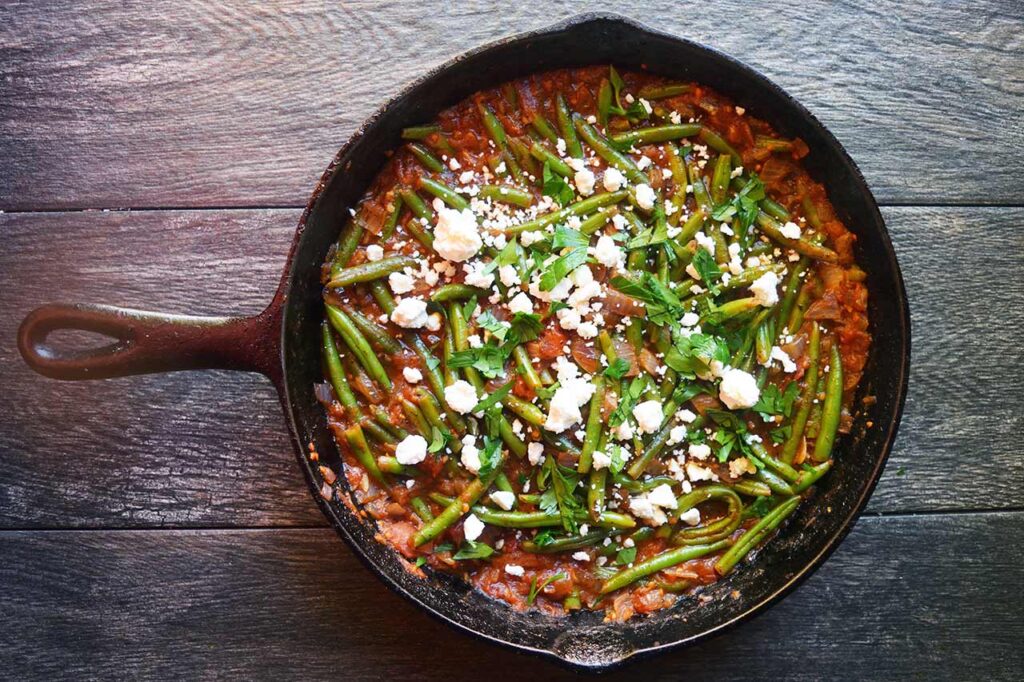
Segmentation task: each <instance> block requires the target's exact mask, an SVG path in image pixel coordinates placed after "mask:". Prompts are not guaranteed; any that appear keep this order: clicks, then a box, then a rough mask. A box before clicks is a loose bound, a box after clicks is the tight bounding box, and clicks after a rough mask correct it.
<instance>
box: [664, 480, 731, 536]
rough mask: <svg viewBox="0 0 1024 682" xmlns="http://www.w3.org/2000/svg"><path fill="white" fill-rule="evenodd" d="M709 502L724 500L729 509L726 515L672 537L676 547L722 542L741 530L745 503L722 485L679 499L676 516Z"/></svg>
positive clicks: (696, 491) (683, 530)
mask: <svg viewBox="0 0 1024 682" xmlns="http://www.w3.org/2000/svg"><path fill="white" fill-rule="evenodd" d="M708 500H722V501H724V502H725V503H726V505H727V507H728V509H727V512H726V515H725V516H723V517H722V518H720V519H716V520H715V521H712V522H711V523H707V524H705V525H703V526H696V527H693V528H684V529H682V530H679V531H677V532H676V533H675V534H674V535H673V536H672V542H673V544H676V545H695V544H704V543H707V542H713V541H715V540H721V539H723V538H727V537H729V536H730V535H732V533H733V531H735V530H736V529H737V528H739V525H740V521H741V520H742V515H743V501H742V500H740V497H739V495H737V494H736V493H735V492H733V491H732V490H730V489H729V488H726V487H725V486H722V485H708V486H704V487H702V488H697V489H695V490H693V491H692V492H689V493H687V494H685V495H683V496H682V497H680V498H679V500H678V501H677V504H676V514H678V515H681V514H684V513H685V512H687V511H689V510H691V509H693V508H694V507H696V506H697V505H699V504H702V503H704V502H707V501H708Z"/></svg>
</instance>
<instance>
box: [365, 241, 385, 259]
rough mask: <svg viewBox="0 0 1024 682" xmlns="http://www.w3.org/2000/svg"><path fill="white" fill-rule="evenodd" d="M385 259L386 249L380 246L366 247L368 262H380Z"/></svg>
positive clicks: (371, 245)
mask: <svg viewBox="0 0 1024 682" xmlns="http://www.w3.org/2000/svg"><path fill="white" fill-rule="evenodd" d="M383 257H384V249H383V248H382V247H381V246H380V244H370V245H369V246H367V247H366V260H368V261H370V262H375V261H379V260H380V259H381V258H383Z"/></svg>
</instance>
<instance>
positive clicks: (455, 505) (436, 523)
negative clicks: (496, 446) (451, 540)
mask: <svg viewBox="0 0 1024 682" xmlns="http://www.w3.org/2000/svg"><path fill="white" fill-rule="evenodd" d="M503 463H504V458H503V457H499V462H498V465H497V466H495V467H494V469H493V471H491V472H490V474H488V475H487V477H486V478H475V479H473V482H472V483H470V484H469V485H467V486H466V487H465V488H464V489H463V490H462V492H461V493H459V496H458V497H456V498H455V499H453V500H452V501H451V502H450V503H449V504H448V505H447V506H445V508H444V510H443V511H442V512H441V513H440V514H438V515H437V516H436V517H434V520H433V521H430V522H428V523H426V524H424V525H423V527H422V528H420V529H419V531H418V532H417V533H416V535H415V536H413V541H412V542H413V545H414V546H416V547H419V546H420V545H422V544H424V543H426V542H430V541H431V540H433V539H434V538H436V537H437V536H438V535H440V534H441V533H443V532H445V531H446V530H448V528H449V527H450V526H451V525H452V524H454V523H455V522H456V521H458V520H459V519H461V518H462V515H463V514H465V513H466V511H467V510H468V509H469V508H470V507H472V506H473V505H474V504H476V502H477V500H479V499H480V498H481V497H483V494H484V493H485V492H487V489H488V488H490V487H491V483H493V482H494V478H495V477H496V476H497V475H498V474H499V473H500V472H501V465H502V464H503ZM481 520H482V519H481ZM485 523H486V521H485Z"/></svg>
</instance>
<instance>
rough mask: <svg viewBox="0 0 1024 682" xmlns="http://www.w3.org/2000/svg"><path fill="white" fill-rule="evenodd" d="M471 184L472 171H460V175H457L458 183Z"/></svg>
mask: <svg viewBox="0 0 1024 682" xmlns="http://www.w3.org/2000/svg"><path fill="white" fill-rule="evenodd" d="M471 182H473V171H471V170H468V171H462V173H460V174H459V183H461V184H463V185H468V184H469V183H471Z"/></svg>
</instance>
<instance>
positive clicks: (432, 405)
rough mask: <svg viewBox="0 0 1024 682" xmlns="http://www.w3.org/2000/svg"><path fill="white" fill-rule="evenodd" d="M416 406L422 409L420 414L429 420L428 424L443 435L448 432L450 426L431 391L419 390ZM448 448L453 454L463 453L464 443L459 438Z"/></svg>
mask: <svg viewBox="0 0 1024 682" xmlns="http://www.w3.org/2000/svg"><path fill="white" fill-rule="evenodd" d="M416 404H417V406H419V408H420V412H421V413H422V414H423V417H424V418H425V419H426V420H427V423H428V424H430V425H431V426H433V427H434V428H436V429H438V430H439V431H441V432H442V433H444V432H447V431H448V425H447V424H446V423H445V421H444V419H443V418H442V417H441V412H440V410H439V409H438V408H439V407H440V406H439V405H438V403H437V399H436V398H434V396H433V394H432V393H431V392H430V391H427V390H424V389H422V388H421V389H419V390H418V391H416ZM448 447H449V448H451V450H452V452H461V451H462V442H461V441H459V440H458V439H457V438H455V439H452V440H451V441H450V442H449V443H448Z"/></svg>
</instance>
